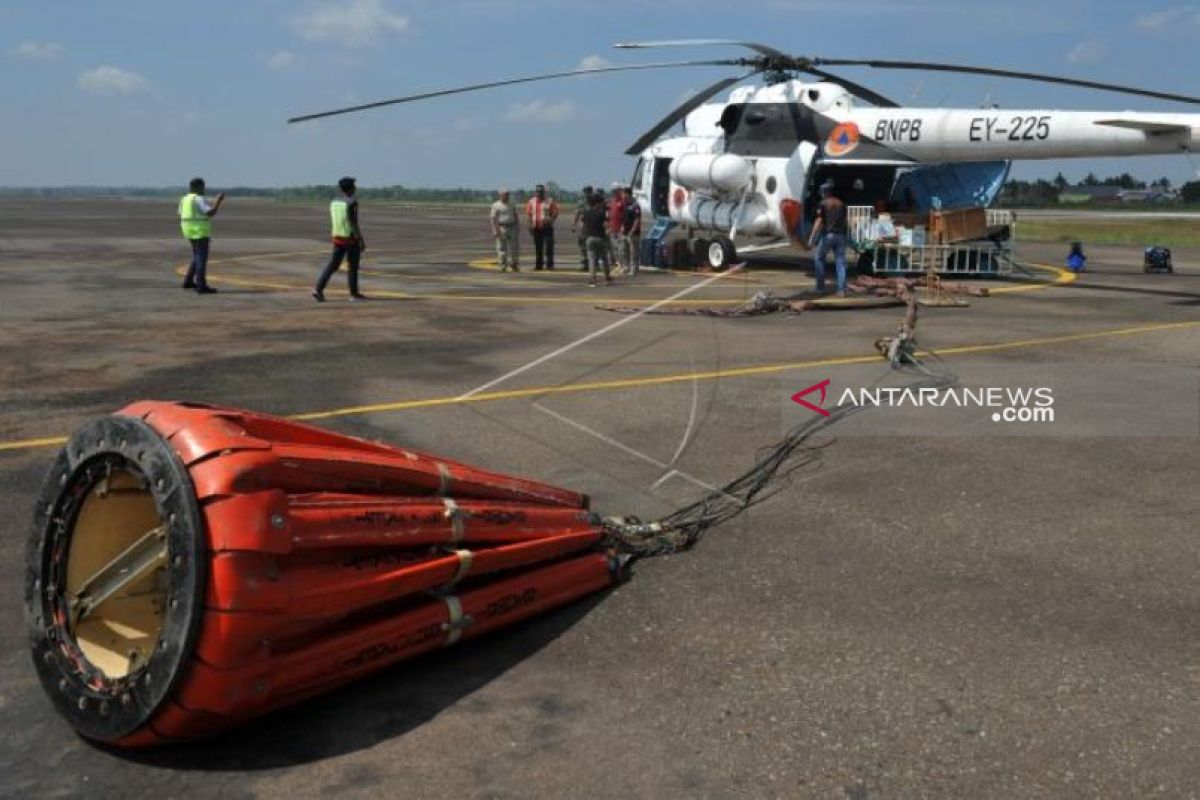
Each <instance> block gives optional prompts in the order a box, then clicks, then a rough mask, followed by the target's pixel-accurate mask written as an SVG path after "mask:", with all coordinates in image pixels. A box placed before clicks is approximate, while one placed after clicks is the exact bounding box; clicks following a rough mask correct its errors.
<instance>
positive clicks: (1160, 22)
mask: <svg viewBox="0 0 1200 800" xmlns="http://www.w3.org/2000/svg"><path fill="white" fill-rule="evenodd" d="M1133 24H1134V26H1135V27H1138V28H1141V29H1142V30H1144V31H1158V30H1163V29H1165V28H1173V27H1177V26H1178V25H1200V9H1198V8H1196V6H1176V7H1175V8H1164V9H1162V10H1160V11H1151V12H1148V13H1146V14H1139V15H1138V16H1136V17H1135V18H1134V20H1133Z"/></svg>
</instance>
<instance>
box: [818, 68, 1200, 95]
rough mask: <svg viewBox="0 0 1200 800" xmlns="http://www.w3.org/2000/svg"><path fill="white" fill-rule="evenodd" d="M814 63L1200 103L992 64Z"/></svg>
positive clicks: (1153, 92) (1115, 85)
mask: <svg viewBox="0 0 1200 800" xmlns="http://www.w3.org/2000/svg"><path fill="white" fill-rule="evenodd" d="M811 63H812V64H813V65H819V66H829V67H873V68H875V69H908V70H928V71H931V72H961V73H965V74H967V75H988V76H992V77H997V78H1016V79H1018V80H1026V81H1037V82H1040V83H1057V84H1062V85H1064V86H1079V87H1082V88H1084V89H1100V90H1102V91H1106V92H1119V93H1121V94H1132V95H1137V96H1139V97H1153V98H1155V99H1157V100H1172V101H1174V102H1177V103H1194V104H1200V97H1189V96H1188V95H1182V94H1171V93H1169V92H1156V91H1152V90H1150V89H1140V88H1138V87H1136V86H1121V85H1119V84H1115V83H1100V82H1098V81H1085V80H1081V79H1079V78H1064V77H1062V76H1060V75H1044V74H1041V73H1037V72H1018V71H1015V70H1009V69H995V68H992V67H971V66H965V65H960V64H941V63H937V62H930V61H879V60H867V59H847V58H813V59H811Z"/></svg>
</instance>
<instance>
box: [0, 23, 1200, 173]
mask: <svg viewBox="0 0 1200 800" xmlns="http://www.w3.org/2000/svg"><path fill="white" fill-rule="evenodd" d="M682 38H734V39H740V40H747V41H759V42H763V43H766V44H769V45H771V46H773V47H775V48H777V49H780V50H783V51H786V52H791V53H794V54H798V55H800V54H802V55H809V56H818V55H819V56H825V57H842V58H880V59H906V58H907V59H919V60H931V61H947V62H953V63H961V64H972V65H986V66H993V67H1000V68H1008V69H1017V70H1025V71H1035V72H1049V73H1056V74H1063V75H1069V76H1073V77H1081V78H1085V79H1091V80H1097V81H1107V82H1115V83H1124V84H1132V85H1138V86H1145V87H1148V88H1154V89H1159V90H1162V91H1168V92H1175V93H1181V94H1192V95H1195V94H1200V86H1197V77H1198V76H1200V48H1198V47H1197V46H1196V44H1197V42H1198V41H1200V0H1198V2H1197V4H1196V5H1188V4H1180V3H1171V2H1167V3H1164V4H1157V3H1154V2H1150V3H1145V2H1137V3H1130V2H1116V1H1110V0H1104V1H1103V2H1101V1H1097V0H1093V1H1091V2H1088V1H1086V0H1057V2H1053V3H1051V2H1047V1H1046V0H986V1H980V0H930V1H929V2H917V1H916V0H862V1H861V2H853V0H839V1H838V2H834V0H740V2H737V3H730V2H728V1H727V0H720V2H717V1H715V0H655V1H654V2H646V0H553V1H552V2H547V1H544V0H206V2H199V3H197V2H191V3H184V2H176V0H121V2H104V3H98V2H94V1H88V0H55V1H54V2H33V1H32V0H0V101H2V102H3V104H4V108H5V109H6V112H5V124H3V125H0V153H2V154H3V157H0V186H63V185H106V186H113V185H121V186H129V185H144V186H145V185H149V186H169V185H177V184H182V183H185V182H186V180H187V178H189V177H191V176H193V175H202V176H204V177H205V178H206V179H207V181H208V185H209V186H210V187H212V188H213V189H216V188H220V187H222V186H285V185H301V184H313V183H323V184H328V183H332V182H334V181H336V179H337V178H338V177H340V176H342V175H347V174H348V175H354V176H356V177H357V178H358V179H359V183H360V185H363V186H386V185H392V184H404V185H406V186H468V187H478V188H482V187H490V186H497V185H510V186H529V185H532V184H533V183H536V182H544V181H556V182H558V183H559V184H561V185H563V186H568V187H578V186H581V185H583V184H585V183H595V182H600V183H604V184H607V183H608V182H610V181H612V180H617V179H621V178H628V177H629V175H630V174H631V172H632V169H633V160H632V159H630V158H629V157H627V156H624V155H622V153H623V151H624V149H625V147H626V146H627V145H628V144H629V143H630V142H632V141H633V140H634V139H636V138H637V137H638V136H639V135H640V134H641V133H642V132H643V131H644V130H645V129H647V128H649V127H650V126H651V125H653V124H654V123H655V122H656V121H657V120H658V118H659V117H661V116H662V115H664V114H665V113H666V112H667V111H669V110H670V109H671V108H673V107H674V106H675V105H676V104H678V103H679V102H681V101H682V99H683V98H685V97H686V96H687V94H688V93H689V92H691V91H694V90H696V89H698V88H700V87H703V86H705V85H707V84H709V83H712V82H714V81H715V80H717V79H719V78H721V77H724V76H726V75H727V74H730V73H728V72H727V71H726V69H725V68H714V67H698V68H684V69H678V70H671V71H662V72H659V71H645V72H636V73H617V74H613V75H608V76H589V77H584V78H568V79H563V80H556V81H546V82H539V83H533V84H525V85H521V86H515V87H508V88H504V89H500V90H493V91H488V92H477V93H471V94H463V95H456V96H453V97H447V98H439V99H434V100H429V101H424V102H421V103H414V104H406V105H402V106H397V107H391V108H386V109H379V110H375V111H368V112H364V113H361V114H357V115H350V116H344V117H336V118H331V119H326V120H321V121H318V122H313V123H305V124H300V125H287V124H286V123H285V120H286V119H287V118H288V117H289V116H294V115H296V114H300V113H304V112H311V111H319V110H323V109H327V108H333V107H338V106H342V105H347V104H353V103H360V102H368V101H371V100H377V99H385V98H389V97H394V96H397V95H403V94H409V93H415V92H420V91H427V90H431V89H440V88H446V87H451V86H456V85H463V84H471V83H479V82H484V81H490V80H498V79H502V78H507V77H514V76H522V75H529V74H536V73H540V72H549V71H556V70H563V69H572V68H576V67H578V66H580V65H584V66H587V65H600V64H608V63H611V64H619V63H635V62H637V61H650V60H668V59H670V60H674V59H677V58H710V57H712V58H723V57H729V56H735V55H739V54H740V52H739V51H736V50H732V49H727V48H698V49H696V50H694V51H681V50H663V51H657V52H655V51H641V52H636V51H635V52H621V51H614V50H613V49H612V48H611V45H612V44H613V43H615V42H619V41H630V40H652V39H682ZM842 72H843V74H845V76H846V77H848V78H851V79H852V80H857V81H859V82H862V83H866V84H868V85H870V86H871V87H872V88H874V89H876V90H877V91H879V92H881V93H883V94H885V95H890V96H892V97H894V98H896V99H897V100H899V101H901V102H902V103H905V104H912V105H915V106H949V107H966V108H973V107H978V106H980V105H983V104H990V103H996V104H998V105H999V106H1000V107H1001V108H1072V109H1097V110H1122V109H1135V110H1143V111H1154V110H1163V111H1173V112H1179V111H1198V112H1200V108H1196V107H1188V106H1182V105H1178V104H1172V103H1162V102H1159V101H1153V100H1146V99H1141V98H1136V97H1125V96H1121V95H1115V94H1108V93H1102V92H1095V91H1088V90H1081V89H1068V88H1063V87H1055V86H1049V85H1041V84H1033V83H1026V82H1021V81H1011V80H1001V79H991V78H984V77H970V76H949V75H942V74H929V75H924V74H920V73H912V72H886V71H881V70H872V69H867V68H848V69H844V70H843V71H842ZM1196 161H1197V165H1200V156H1198V157H1197V159H1196ZM1059 171H1062V172H1063V173H1064V174H1065V175H1066V176H1067V177H1068V178H1069V179H1071V180H1076V179H1078V178H1081V177H1082V176H1083V175H1085V174H1086V173H1087V172H1089V171H1094V172H1096V173H1097V174H1099V175H1101V176H1104V175H1110V174H1117V173H1119V172H1124V171H1129V172H1132V173H1133V174H1135V175H1137V176H1139V177H1141V178H1143V179H1147V180H1150V179H1155V178H1158V177H1160V176H1165V177H1168V178H1170V179H1172V180H1173V181H1175V182H1176V183H1179V182H1182V181H1186V180H1191V179H1194V178H1195V177H1196V174H1197V173H1196V170H1195V168H1194V167H1193V166H1192V165H1191V164H1190V163H1189V162H1188V161H1187V160H1186V159H1185V158H1184V157H1183V156H1171V157H1152V158H1141V159H1101V160H1073V161H1053V162H1020V163H1018V164H1016V165H1014V171H1013V175H1014V176H1015V177H1021V178H1035V177H1052V176H1053V175H1054V174H1055V173H1057V172H1059Z"/></svg>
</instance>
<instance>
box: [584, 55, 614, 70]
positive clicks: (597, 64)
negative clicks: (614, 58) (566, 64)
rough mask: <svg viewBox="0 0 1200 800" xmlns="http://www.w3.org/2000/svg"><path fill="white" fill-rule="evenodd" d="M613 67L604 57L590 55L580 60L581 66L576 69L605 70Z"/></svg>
mask: <svg viewBox="0 0 1200 800" xmlns="http://www.w3.org/2000/svg"><path fill="white" fill-rule="evenodd" d="M611 66H612V62H611V61H609V60H608V59H607V58H605V57H604V56H597V55H590V56H584V57H583V58H581V59H579V65H578V66H577V67H575V69H604V68H605V67H611Z"/></svg>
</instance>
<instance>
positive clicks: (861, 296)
mask: <svg viewBox="0 0 1200 800" xmlns="http://www.w3.org/2000/svg"><path fill="white" fill-rule="evenodd" d="M918 287H921V288H925V289H928V290H929V291H930V292H932V293H935V294H937V295H940V296H945V297H954V298H959V297H963V296H970V297H987V296H988V290H987V289H985V288H982V287H978V286H968V285H966V284H960V283H951V282H949V281H943V280H942V279H941V278H940V277H938V276H937V275H932V276H930V275H922V276H920V277H917V278H876V277H873V276H870V275H860V276H858V277H857V278H855V279H854V280H853V281H851V282H850V283H849V284H847V286H846V294H847V296H846V298H844V299H839V300H838V301H837V302H836V303H833V304H830V298H829V297H828V296H827V295H821V294H817V293H816V292H812V291H803V292H797V293H795V294H790V295H785V296H782V297H781V296H778V295H775V294H773V293H771V292H769V291H766V290H761V291H758V292H755V293H754V294H753V295H752V296H751V297H750V299H749V300H747V301H746V302H745V303H742V304H741V305H736V306H731V305H721V306H697V307H691V308H656V309H652V310H647V309H646V308H645V307H638V306H615V305H598V306H596V308H597V309H599V310H601V311H615V312H616V313H618V314H639V313H644V314H654V315H666V316H685V317H718V318H737V317H758V316H763V315H765V314H800V313H802V312H805V311H811V310H813V309H817V308H838V307H845V308H854V307H855V306H854V302H855V301H856V300H857V301H862V302H870V303H871V304H872V307H876V308H878V307H879V305H880V303H881V302H884V301H888V300H891V301H892V302H891V303H886V302H884V304H885V305H897V306H901V305H906V304H909V303H911V302H914V301H915V300H916V294H915V291H914V290H915V289H916V288H918Z"/></svg>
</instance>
